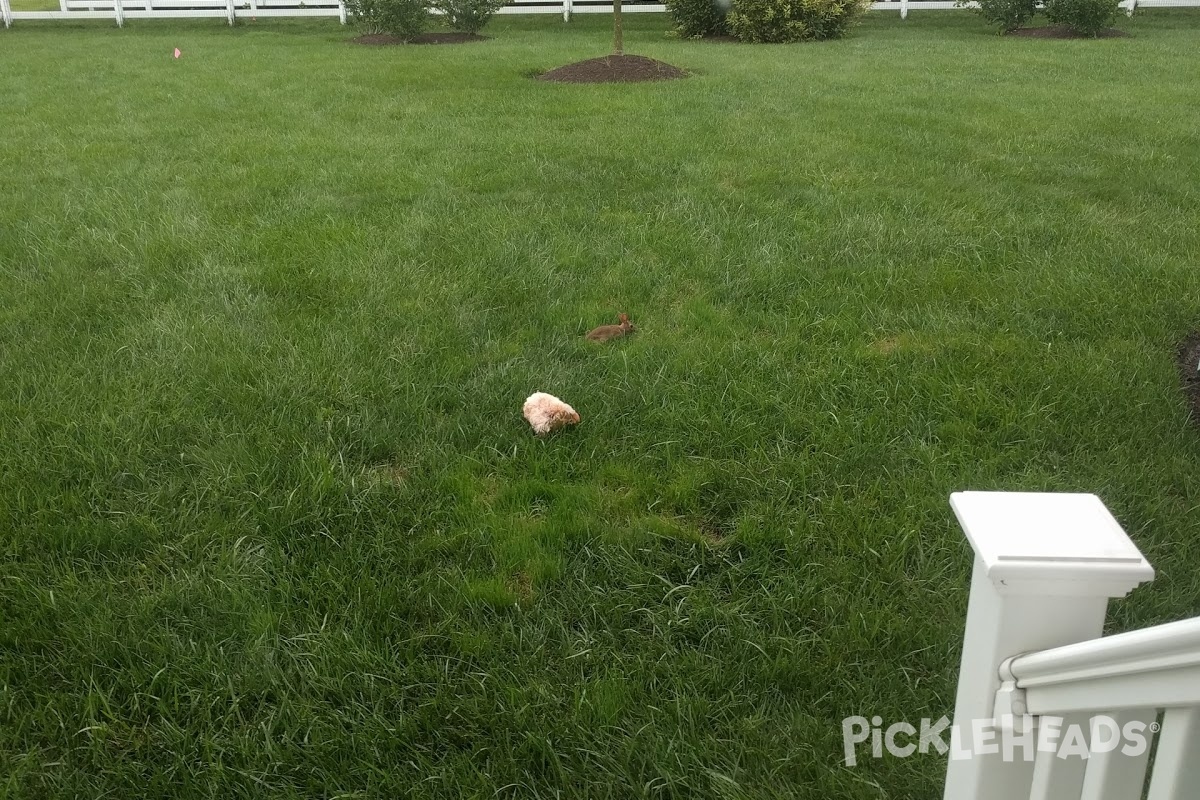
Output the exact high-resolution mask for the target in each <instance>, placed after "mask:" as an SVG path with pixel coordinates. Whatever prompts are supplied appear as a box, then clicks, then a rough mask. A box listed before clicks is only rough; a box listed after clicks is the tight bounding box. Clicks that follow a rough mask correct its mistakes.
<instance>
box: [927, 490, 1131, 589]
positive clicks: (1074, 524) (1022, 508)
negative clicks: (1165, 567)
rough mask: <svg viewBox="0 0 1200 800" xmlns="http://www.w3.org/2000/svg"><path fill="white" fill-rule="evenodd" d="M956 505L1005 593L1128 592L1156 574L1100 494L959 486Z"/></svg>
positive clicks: (954, 498) (952, 497) (989, 571)
mask: <svg viewBox="0 0 1200 800" xmlns="http://www.w3.org/2000/svg"><path fill="white" fill-rule="evenodd" d="M950 507H951V508H953V509H954V515H955V516H956V517H958V523H959V524H960V525H961V526H962V529H963V532H965V533H966V534H967V539H968V540H970V542H971V547H972V548H974V550H975V555H976V557H977V558H978V559H979V561H980V563H982V564H983V567H984V569H985V570H986V573H987V577H988V579H989V580H991V581H992V583H993V584H994V585H995V586H996V588H997V589H998V590H999V591H1000V592H1001V593H1004V594H1040V595H1060V596H1062V595H1066V596H1107V597H1123V596H1125V595H1126V594H1128V593H1129V592H1130V591H1131V590H1132V589H1133V588H1134V587H1136V586H1137V585H1138V584H1140V583H1145V582H1146V581H1149V580H1153V579H1154V568H1153V567H1151V566H1150V563H1149V562H1148V561H1146V559H1145V557H1144V556H1143V555H1142V553H1141V551H1140V550H1138V549H1137V546H1136V545H1134V543H1133V541H1132V540H1131V539H1130V538H1129V536H1128V535H1127V534H1126V533H1125V531H1124V530H1123V529H1122V528H1121V525H1120V523H1118V522H1117V521H1116V519H1114V518H1113V515H1112V514H1111V513H1109V510H1108V509H1107V508H1106V507H1105V505H1104V503H1103V502H1101V500H1100V498H1099V497H1097V496H1096V495H1094V494H1069V493H1061V494H1060V493H1042V492H955V493H954V494H952V495H950Z"/></svg>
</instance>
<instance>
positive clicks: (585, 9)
mask: <svg viewBox="0 0 1200 800" xmlns="http://www.w3.org/2000/svg"><path fill="white" fill-rule="evenodd" d="M958 7H959V6H958V4H957V3H956V2H954V0H879V1H878V2H874V3H872V4H871V10H872V11H891V12H898V13H899V14H900V18H901V19H907V18H908V12H910V11H942V10H948V9H953V8H958ZM1185 7H1200V0H1121V8H1123V9H1125V11H1126V13H1128V14H1132V13H1133V12H1134V9H1136V8H1185ZM612 10H613V7H612V4H611V2H608V1H606V0H595V1H593V0H525V1H523V0H516V2H513V3H510V4H509V5H507V6H504V7H503V8H501V9H500V11H499V12H498V13H500V14H561V15H562V18H563V20H564V21H569V20H570V19H571V16H572V15H574V14H611V13H612ZM621 10H622V11H623V12H625V13H627V14H628V13H633V14H637V13H662V12H665V11H666V10H667V8H666V6H665V5H663V4H662V3H653V2H636V0H635V1H634V2H626V3H622V5H621ZM0 16H2V17H3V19H4V27H6V28H10V27H12V24H13V22H14V21H22V20H78V19H111V20H114V21H115V22H116V24H117V26H118V27H120V26H122V25H124V24H125V20H127V19H191V18H205V17H214V18H216V17H221V18H224V19H225V20H226V21H227V22H228V23H229V24H230V25H233V24H235V23H236V22H237V19H238V17H337V18H338V19H339V20H340V21H341V22H342V24H343V25H344V24H346V21H347V16H348V15H347V11H346V4H345V2H344V0H314V2H301V0H253V1H251V2H248V1H247V0H59V8H58V10H57V11H13V10H12V6H11V3H10V2H9V0H0Z"/></svg>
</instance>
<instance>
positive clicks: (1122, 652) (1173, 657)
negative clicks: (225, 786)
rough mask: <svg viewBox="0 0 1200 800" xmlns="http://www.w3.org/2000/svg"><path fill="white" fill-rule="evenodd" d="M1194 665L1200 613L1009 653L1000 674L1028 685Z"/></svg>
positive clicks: (1199, 655) (1198, 655) (1199, 658)
mask: <svg viewBox="0 0 1200 800" xmlns="http://www.w3.org/2000/svg"><path fill="white" fill-rule="evenodd" d="M1194 665H1200V617H1195V618H1193V619H1185V620H1180V621H1179V622H1168V623H1166V624H1165V625H1156V626H1155V627H1153V628H1144V629H1142V630H1137V631H1130V632H1128V633H1118V634H1116V635H1113V636H1105V637H1102V638H1100V639H1092V640H1090V641H1086V642H1080V643H1079V644H1069V645H1064V646H1063V647H1055V648H1053V649H1051V650H1042V651H1039V652H1036V653H1026V654H1024V655H1019V656H1014V657H1012V658H1009V659H1008V660H1006V661H1005V662H1004V663H1003V664H1002V665H1001V667H1000V672H1001V679H1003V680H1015V681H1016V684H1017V687H1018V688H1021V689H1028V688H1031V687H1034V686H1046V685H1051V684H1057V683H1067V682H1070V681H1078V680H1086V679H1093V678H1101V677H1106V676H1116V675H1128V674H1130V673H1134V672H1147V671H1153V670H1154V669H1155V668H1157V667H1161V668H1163V669H1173V668H1177V667H1180V666H1194Z"/></svg>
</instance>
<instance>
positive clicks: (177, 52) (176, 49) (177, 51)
mask: <svg viewBox="0 0 1200 800" xmlns="http://www.w3.org/2000/svg"><path fill="white" fill-rule="evenodd" d="M181 55H183V53H180V52H179V48H178V47H176V48H175V57H176V58H179V57H180V56H181Z"/></svg>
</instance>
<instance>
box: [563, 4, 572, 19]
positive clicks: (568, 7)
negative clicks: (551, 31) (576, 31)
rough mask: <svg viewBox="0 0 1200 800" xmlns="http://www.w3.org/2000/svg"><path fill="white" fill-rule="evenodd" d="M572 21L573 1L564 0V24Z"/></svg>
mask: <svg viewBox="0 0 1200 800" xmlns="http://www.w3.org/2000/svg"><path fill="white" fill-rule="evenodd" d="M570 21H571V0H563V22H570Z"/></svg>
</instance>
